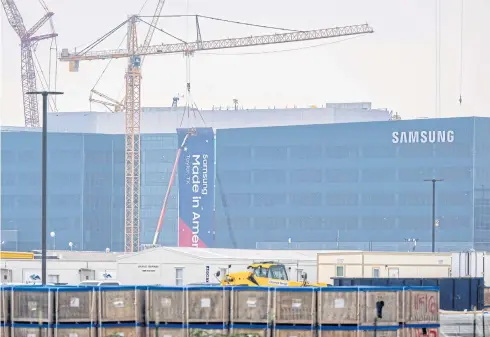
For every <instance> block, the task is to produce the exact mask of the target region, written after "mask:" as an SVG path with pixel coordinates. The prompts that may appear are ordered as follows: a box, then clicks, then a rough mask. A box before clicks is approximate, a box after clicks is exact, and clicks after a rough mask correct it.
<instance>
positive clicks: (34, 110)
mask: <svg viewBox="0 0 490 337" xmlns="http://www.w3.org/2000/svg"><path fill="white" fill-rule="evenodd" d="M1 1H2V5H3V8H4V10H5V14H6V15H7V20H8V22H9V24H10V26H12V28H13V29H14V31H15V32H16V33H17V35H18V36H19V38H20V49H21V67H20V72H21V82H22V99H23V103H24V122H25V126H26V127H28V128H35V127H39V108H38V101H37V96H36V95H28V94H27V93H28V92H29V91H37V84H36V68H35V66H34V58H33V56H32V45H33V44H34V43H35V42H37V41H41V40H45V39H50V38H53V37H56V36H58V34H55V33H53V34H44V35H38V36H33V35H34V34H35V33H36V32H37V31H38V30H39V29H40V28H41V27H42V26H43V25H44V24H45V23H46V22H47V21H48V20H49V19H50V18H51V17H52V16H53V15H54V13H53V12H47V13H46V14H45V15H44V16H43V17H42V18H41V19H39V21H38V22H36V23H35V24H34V25H33V26H32V28H31V29H29V30H27V29H26V27H25V24H24V20H23V19H22V15H21V14H20V12H19V9H18V8H17V5H16V4H15V2H14V0H1Z"/></svg>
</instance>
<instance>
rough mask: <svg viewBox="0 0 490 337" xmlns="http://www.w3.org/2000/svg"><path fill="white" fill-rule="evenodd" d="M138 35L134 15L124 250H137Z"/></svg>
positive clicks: (128, 78) (128, 88) (128, 74)
mask: <svg viewBox="0 0 490 337" xmlns="http://www.w3.org/2000/svg"><path fill="white" fill-rule="evenodd" d="M137 49H138V36H137V31H136V17H135V16H133V17H131V18H130V19H129V25H128V51H129V53H130V55H131V56H130V58H129V60H128V69H127V71H126V99H125V106H126V110H125V114H126V115H125V120H126V133H125V149H126V153H125V158H126V160H125V162H126V165H125V176H126V181H125V191H124V197H125V201H126V202H125V205H124V212H125V215H124V228H125V229H124V247H125V251H126V252H137V251H139V242H140V239H139V238H140V150H141V146H140V121H141V72H140V67H141V57H140V56H139V55H136V52H137Z"/></svg>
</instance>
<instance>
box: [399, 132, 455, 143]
mask: <svg viewBox="0 0 490 337" xmlns="http://www.w3.org/2000/svg"><path fill="white" fill-rule="evenodd" d="M391 137H392V138H391V141H392V142H393V144H404V143H452V142H454V131H453V130H445V131H401V132H398V131H395V132H393V133H392V134H391Z"/></svg>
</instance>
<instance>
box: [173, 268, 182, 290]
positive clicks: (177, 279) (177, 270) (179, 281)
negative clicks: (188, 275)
mask: <svg viewBox="0 0 490 337" xmlns="http://www.w3.org/2000/svg"><path fill="white" fill-rule="evenodd" d="M175 285H176V286H182V285H184V268H175Z"/></svg>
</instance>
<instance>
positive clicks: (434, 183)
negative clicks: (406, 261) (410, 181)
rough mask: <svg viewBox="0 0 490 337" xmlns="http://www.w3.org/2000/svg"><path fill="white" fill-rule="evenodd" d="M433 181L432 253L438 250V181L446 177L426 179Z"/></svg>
mask: <svg viewBox="0 0 490 337" xmlns="http://www.w3.org/2000/svg"><path fill="white" fill-rule="evenodd" d="M424 181H430V182H432V253H435V251H436V183H437V182H440V181H444V179H424Z"/></svg>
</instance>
